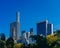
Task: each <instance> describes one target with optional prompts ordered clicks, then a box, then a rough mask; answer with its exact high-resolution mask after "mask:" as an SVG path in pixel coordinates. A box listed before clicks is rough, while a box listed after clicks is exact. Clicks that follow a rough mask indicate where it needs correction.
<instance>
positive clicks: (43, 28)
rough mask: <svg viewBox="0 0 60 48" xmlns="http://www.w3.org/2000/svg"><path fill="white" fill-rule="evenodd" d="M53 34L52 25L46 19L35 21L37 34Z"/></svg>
mask: <svg viewBox="0 0 60 48" xmlns="http://www.w3.org/2000/svg"><path fill="white" fill-rule="evenodd" d="M49 34H53V25H52V24H49V23H48V20H46V21H43V22H39V23H37V35H43V36H47V35H49Z"/></svg>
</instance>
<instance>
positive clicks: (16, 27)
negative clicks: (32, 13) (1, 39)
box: [10, 12, 20, 43]
mask: <svg viewBox="0 0 60 48" xmlns="http://www.w3.org/2000/svg"><path fill="white" fill-rule="evenodd" d="M19 16H20V14H19V12H17V13H16V21H15V22H12V23H11V24H10V37H12V38H13V39H14V42H15V43H17V41H18V40H19V39H20V21H19V20H20V19H19Z"/></svg>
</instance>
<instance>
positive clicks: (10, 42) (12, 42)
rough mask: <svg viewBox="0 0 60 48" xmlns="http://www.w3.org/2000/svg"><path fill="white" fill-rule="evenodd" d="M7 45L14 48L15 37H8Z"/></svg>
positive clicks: (8, 47)
mask: <svg viewBox="0 0 60 48" xmlns="http://www.w3.org/2000/svg"><path fill="white" fill-rule="evenodd" d="M6 46H7V48H14V40H13V38H11V37H10V38H8V39H7V41H6Z"/></svg>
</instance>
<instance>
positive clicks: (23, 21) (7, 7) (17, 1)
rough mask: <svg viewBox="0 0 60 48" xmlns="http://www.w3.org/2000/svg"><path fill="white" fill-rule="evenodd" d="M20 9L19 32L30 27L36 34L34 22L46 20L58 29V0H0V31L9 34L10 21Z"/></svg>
mask: <svg viewBox="0 0 60 48" xmlns="http://www.w3.org/2000/svg"><path fill="white" fill-rule="evenodd" d="M17 11H20V15H21V16H20V25H21V26H20V33H21V31H22V30H26V31H27V32H28V31H29V30H30V28H31V27H33V28H34V32H35V34H36V23H37V22H40V21H43V20H46V19H47V20H48V21H49V22H50V23H52V24H54V30H57V29H60V0H0V33H5V35H6V36H7V37H9V36H10V23H11V22H14V21H15V20H16V12H17Z"/></svg>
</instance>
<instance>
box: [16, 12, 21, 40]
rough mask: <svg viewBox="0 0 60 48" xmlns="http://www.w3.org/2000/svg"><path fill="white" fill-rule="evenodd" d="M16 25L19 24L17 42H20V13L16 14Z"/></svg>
mask: <svg viewBox="0 0 60 48" xmlns="http://www.w3.org/2000/svg"><path fill="white" fill-rule="evenodd" d="M16 24H17V27H16V28H17V30H16V32H17V40H19V39H20V13H19V12H17V13H16Z"/></svg>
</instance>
